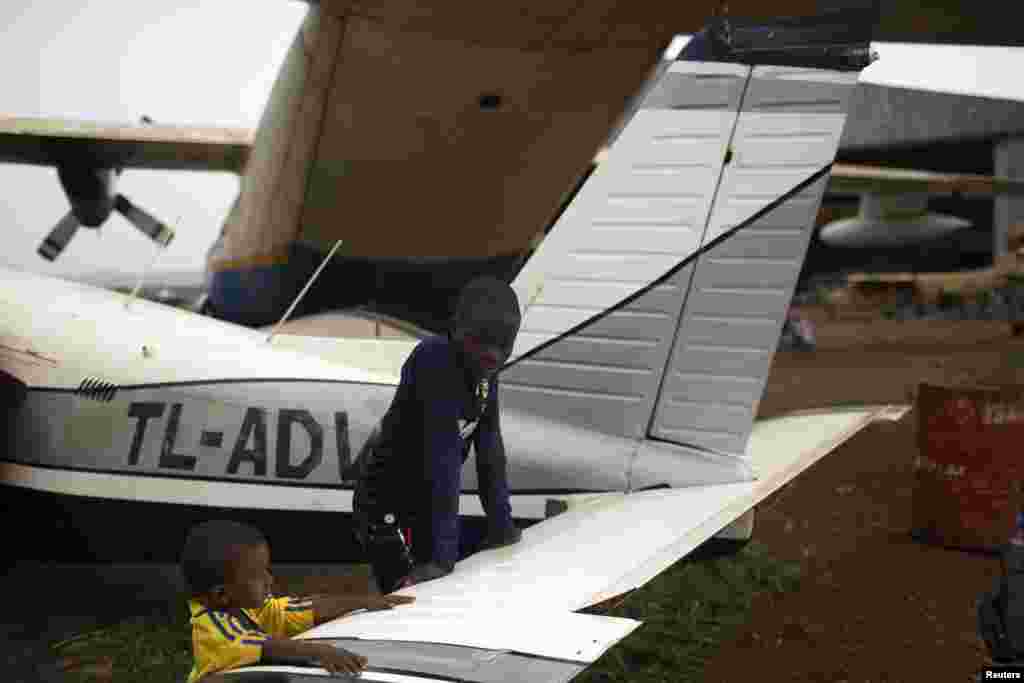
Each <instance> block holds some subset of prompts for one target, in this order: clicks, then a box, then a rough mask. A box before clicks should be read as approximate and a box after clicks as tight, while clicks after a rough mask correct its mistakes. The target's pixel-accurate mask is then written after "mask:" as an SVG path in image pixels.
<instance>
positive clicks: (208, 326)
mask: <svg viewBox="0 0 1024 683" xmlns="http://www.w3.org/2000/svg"><path fill="white" fill-rule="evenodd" d="M126 299H127V297H126V296H125V295H121V294H115V293H112V292H109V291H107V290H104V289H99V288H95V287H90V286H88V285H82V284H78V283H72V282H68V281H66V280H61V279H58V278H51V277H45V276H41V275H36V274H31V273H22V272H18V271H13V270H9V269H6V268H2V267H0V308H2V310H3V311H4V318H5V319H4V321H3V324H2V325H0V353H2V354H3V361H4V367H5V368H6V367H10V368H11V370H12V371H13V373H14V374H15V375H16V376H18V377H19V378H21V379H22V381H25V382H26V383H27V384H29V385H32V386H47V387H68V388H73V387H77V386H78V385H79V383H80V382H81V381H82V377H83V368H88V374H90V375H94V376H97V377H101V378H103V379H105V380H107V381H109V382H113V383H115V384H151V383H159V382H185V381H197V380H206V379H210V378H211V377H216V378H219V379H231V378H239V379H243V378H252V377H282V378H296V379H298V378H309V379H335V380H344V381H352V382H369V383H378V384H391V385H394V384H396V383H397V381H398V369H400V368H401V363H402V362H403V361H404V359H405V357H406V356H407V355H408V353H409V351H410V350H411V349H412V347H413V345H414V344H413V343H412V342H407V341H390V340H389V341H387V342H383V343H381V342H367V341H366V340H360V339H339V340H335V341H333V342H332V343H331V344H330V345H329V346H330V347H331V348H330V351H329V352H328V349H326V348H325V347H326V346H327V345H326V344H324V343H322V342H315V341H314V342H308V345H304V344H303V343H301V342H297V341H296V340H295V339H287V340H285V341H284V342H282V343H281V345H280V346H278V342H277V340H275V341H274V342H273V343H271V344H267V343H266V335H265V334H263V333H261V332H259V331H256V330H251V329H248V328H245V327H241V326H239V325H233V324H231V323H226V322H222V321H218V320H214V319H212V318H208V317H204V316H201V315H196V314H194V313H190V312H188V311H184V310H181V309H177V308H171V307H169V306H164V305H161V304H158V303H154V302H150V301H145V300H139V299H136V300H134V301H133V302H132V303H131V305H130V306H128V307H127V308H126V307H125V305H124V302H125V301H126ZM43 310H45V311H46V314H45V315H40V311H43ZM296 349H298V350H296ZM27 352H30V353H27ZM328 353H329V355H330V356H331V357H332V359H335V358H337V359H346V360H348V362H342V363H338V362H326V361H324V360H322V359H321V358H320V357H318V356H324V355H327V354H328ZM361 365H363V366H366V367H367V368H369V369H366V370H364V369H362V368H361Z"/></svg>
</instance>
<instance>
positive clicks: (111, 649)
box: [53, 605, 192, 683]
mask: <svg viewBox="0 0 1024 683" xmlns="http://www.w3.org/2000/svg"><path fill="white" fill-rule="evenodd" d="M191 635H192V634H191V631H190V630H189V623H188V615H187V613H186V610H185V606H184V605H182V608H181V610H175V611H174V613H173V614H159V613H158V614H153V615H150V616H144V617H136V618H133V619H129V620H126V621H122V622H120V623H118V624H115V625H113V626H111V627H109V628H105V629H100V630H98V631H93V632H91V633H85V634H81V635H79V636H76V637H75V638H73V639H69V640H66V641H63V642H61V643H55V644H54V645H53V650H54V653H55V654H56V655H57V656H58V657H82V658H84V659H87V660H89V659H95V658H100V657H109V658H110V659H111V660H112V661H113V665H114V670H113V679H112V680H114V681H119V682H120V681H143V682H145V683H181V682H182V681H184V680H185V677H186V676H187V675H188V672H189V670H190V669H191V667H192V643H191ZM67 680H68V681H94V680H102V679H97V677H96V676H94V675H91V674H82V673H79V674H75V673H69V674H68V675H67Z"/></svg>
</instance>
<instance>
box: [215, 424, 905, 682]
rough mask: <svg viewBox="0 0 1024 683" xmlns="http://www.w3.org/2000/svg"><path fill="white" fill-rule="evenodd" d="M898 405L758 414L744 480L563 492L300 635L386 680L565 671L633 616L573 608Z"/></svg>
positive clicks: (554, 676)
mask: <svg viewBox="0 0 1024 683" xmlns="http://www.w3.org/2000/svg"><path fill="white" fill-rule="evenodd" d="M906 411H907V408H906V407H902V406H865V407H856V408H851V407H845V408H837V409H830V410H816V411H808V412H802V413H794V414H790V415H786V416H781V417H777V418H773V419H769V420H761V421H759V422H758V423H757V426H756V427H755V429H754V432H753V434H752V435H751V438H750V441H749V445H748V453H747V454H748V456H749V457H750V458H751V462H752V464H753V466H754V468H755V470H756V471H757V475H758V476H757V479H756V480H754V481H749V482H739V483H730V484H715V485H706V486H690V487H683V488H674V489H659V490H648V491H640V492H634V493H603V494H593V495H579V496H570V497H568V498H567V499H566V502H567V504H568V505H567V510H566V511H565V512H563V513H561V514H558V515H556V516H554V517H552V518H549V519H547V520H545V521H543V522H541V523H539V524H536V525H534V526H532V527H530V528H528V529H526V530H524V532H523V539H522V541H521V542H520V543H518V544H517V545H514V546H508V547H505V548H499V549H496V550H491V551H487V552H482V553H478V554H476V555H473V556H471V557H469V558H467V559H466V560H464V561H462V562H460V563H459V564H458V565H457V566H456V568H455V571H454V572H453V573H452V574H450V575H448V576H446V577H443V578H441V579H437V580H435V581H430V582H427V583H423V584H420V585H417V586H413V587H411V588H408V589H405V590H403V591H401V593H402V594H406V595H415V596H416V602H415V603H414V604H412V605H408V606H403V607H399V608H396V609H394V610H390V611H384V612H365V613H361V614H356V615H352V616H349V617H345V618H343V619H338V620H335V621H332V622H330V623H327V624H323V625H321V626H319V627H316V628H314V629H312V630H310V631H308V632H306V633H304V634H303V635H301V636H299V637H300V638H307V639H319V640H327V641H335V642H337V643H338V644H341V645H343V647H345V648H346V649H349V650H352V651H355V652H358V653H360V654H363V655H365V656H367V657H368V658H369V659H370V669H369V670H368V671H367V672H365V673H364V674H363V678H364V679H366V680H381V681H383V680H399V679H392V678H389V677H388V676H390V675H391V674H389V673H388V672H396V671H401V672H402V674H403V675H407V676H408V678H402V679H401V680H409V681H414V680H415V681H419V680H428V681H429V680H460V681H481V682H483V681H491V680H495V681H497V680H531V681H567V680H570V679H571V678H572V677H574V676H575V675H576V674H578V673H579V672H581V671H583V670H584V669H586V668H587V667H588V666H590V664H592V663H593V662H594V661H596V660H597V659H598V657H600V656H601V655H602V654H603V653H604V652H605V651H606V650H607V649H608V648H610V647H612V646H613V645H614V644H615V643H617V642H618V641H620V640H621V639H622V638H624V637H626V636H627V635H629V633H631V632H632V631H633V629H635V628H636V627H637V626H638V625H639V623H638V622H636V621H634V620H630V619H619V618H610V617H603V616H595V615H584V614H578V613H576V612H575V611H576V610H580V609H582V608H584V607H587V606H590V605H594V604H597V603H599V602H602V601H604V600H607V599H609V598H611V597H614V596H616V595H620V594H622V593H625V592H627V591H629V590H632V589H634V588H638V587H640V586H642V585H644V584H645V583H646V582H648V581H649V580H651V579H652V578H654V577H655V576H657V575H658V574H659V573H661V572H662V571H664V570H665V569H667V568H668V567H669V566H670V565H672V564H673V563H674V562H676V561H677V560H679V559H680V558H682V557H684V556H685V555H687V554H688V553H689V552H690V551H692V550H693V549H694V548H696V547H697V546H698V545H700V544H701V543H702V542H703V541H704V540H706V539H708V538H710V537H711V536H712V535H714V534H715V533H717V532H718V531H719V530H720V529H722V528H723V527H725V526H726V525H728V524H729V523H730V522H732V521H733V520H735V519H737V518H738V517H740V516H741V515H742V514H743V513H745V512H746V511H747V510H749V509H750V508H751V507H753V506H754V505H756V504H757V503H758V502H760V501H761V500H763V499H764V498H765V497H766V496H768V495H770V494H771V493H772V492H774V491H775V490H777V489H778V488H780V487H781V486H782V485H783V484H785V483H786V482H788V481H790V480H791V479H792V478H793V477H795V476H797V475H798V474H799V473H800V472H802V471H803V470H804V469H806V468H807V467H809V466H810V465H812V464H813V463H814V462H816V461H817V460H819V459H820V458H822V457H823V456H825V455H827V454H828V453H829V452H831V451H832V450H834V449H835V448H836V447H838V446H839V445H840V444H841V443H843V442H844V441H846V440H847V439H849V438H850V437H851V436H853V435H854V434H856V433H857V432H858V431H860V430H861V429H863V428H864V427H866V426H868V425H869V424H871V423H872V422H873V421H875V420H879V419H890V420H892V419H900V418H901V417H902V416H903V415H904V414H905V413H906ZM272 670H277V671H281V672H285V673H287V672H291V673H292V674H296V676H298V677H296V678H295V680H304V679H303V678H301V672H306V673H309V671H310V670H309V669H300V668H293V669H289V668H286V667H264V666H261V667H247V668H244V669H238V670H237V671H236V672H233V675H237V676H240V677H241V678H240V679H239V680H246V679H245V677H246V676H249V675H254V674H256V672H266V671H272ZM526 670H529V671H530V672H531V673H530V674H529V675H528V676H527V675H525V674H524V673H522V672H523V671H526ZM509 671H515V672H516V675H515V676H514V677H513V678H509V677H508V672H509ZM453 677H454V678H453Z"/></svg>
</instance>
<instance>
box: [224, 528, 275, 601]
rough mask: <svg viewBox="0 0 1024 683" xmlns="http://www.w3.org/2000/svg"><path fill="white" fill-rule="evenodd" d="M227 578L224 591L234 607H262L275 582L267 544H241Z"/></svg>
mask: <svg viewBox="0 0 1024 683" xmlns="http://www.w3.org/2000/svg"><path fill="white" fill-rule="evenodd" d="M227 578H228V581H227V583H226V584H225V585H224V592H225V594H226V597H227V599H228V601H229V602H230V604H231V606H232V607H245V608H247V609H256V608H259V607H262V606H263V603H265V602H266V601H267V598H268V597H270V589H271V586H272V585H273V582H274V577H273V576H271V574H270V548H269V547H268V546H267V544H265V543H264V544H261V545H253V546H239V547H238V549H237V552H236V554H235V557H234V561H233V562H232V563H231V565H230V567H229V572H228V577H227Z"/></svg>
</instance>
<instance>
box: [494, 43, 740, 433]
mask: <svg viewBox="0 0 1024 683" xmlns="http://www.w3.org/2000/svg"><path fill="white" fill-rule="evenodd" d="M748 72H749V68H748V67H743V66H737V65H723V64H706V63H690V62H677V63H674V64H672V65H671V66H670V67H669V68H667V69H665V70H664V71H663V72H662V73H661V76H660V80H659V81H658V83H656V84H655V85H654V86H653V87H652V88H651V89H650V90H649V92H648V94H647V96H646V97H645V99H644V101H643V103H642V104H641V106H640V109H639V110H638V112H637V113H636V115H635V116H634V117H633V118H632V119H631V120H630V121H629V122H628V123H627V124H626V126H625V127H624V128H623V130H622V132H621V134H620V135H619V137H618V138H617V139H616V140H615V142H614V144H613V145H612V147H611V148H610V150H609V154H608V156H607V159H606V161H605V162H604V163H602V164H601V165H600V166H598V168H597V169H596V170H595V171H594V173H593V174H592V175H591V177H590V178H589V179H588V180H587V182H586V183H585V184H584V186H583V187H582V189H581V190H580V192H579V193H578V194H577V196H576V197H575V198H574V200H573V201H572V203H571V204H570V206H569V207H568V209H567V210H566V211H565V213H564V214H563V215H562V217H561V218H560V219H559V221H558V222H557V223H556V224H555V227H554V228H553V230H552V231H551V233H550V234H549V235H548V237H547V238H546V239H545V240H544V242H543V243H542V244H541V246H540V248H539V249H538V250H537V252H536V253H535V254H534V255H533V257H532V258H531V259H530V260H529V261H528V262H527V264H526V265H525V267H524V268H523V270H522V272H521V273H520V275H519V277H518V278H517V279H516V281H515V283H514V284H513V286H514V287H515V288H516V290H517V293H518V294H519V296H520V301H521V302H522V304H523V309H524V311H525V314H524V319H523V326H522V331H521V332H520V335H519V338H518V339H517V343H516V349H515V351H514V353H513V359H515V358H517V357H519V356H522V355H523V354H525V353H528V352H530V351H531V350H532V349H535V348H536V347H538V346H541V345H543V344H550V345H549V346H547V347H546V348H544V349H543V350H542V351H540V352H538V353H536V354H534V355H532V356H531V357H529V358H527V359H525V360H524V361H522V362H520V363H519V364H517V365H516V366H515V367H513V368H511V369H509V370H507V371H506V372H505V373H504V375H503V392H504V394H503V401H504V405H505V406H507V407H513V408H515V409H517V410H519V411H522V412H524V413H530V414H535V415H541V416H544V417H547V418H550V419H555V420H559V421H564V422H567V423H568V424H571V425H574V426H578V427H584V428H587V429H595V430H599V431H602V432H605V433H609V434H616V435H620V436H626V437H631V438H641V437H643V435H644V434H645V432H646V428H647V423H648V421H649V418H650V414H651V411H652V410H653V405H654V399H655V395H656V392H657V388H658V385H659V383H660V380H661V372H662V370H663V368H664V367H665V362H666V359H667V357H668V352H669V346H670V343H671V341H672V337H673V334H674V332H675V329H676V327H677V324H678V317H679V311H680V306H681V303H682V301H683V298H684V296H685V292H686V290H687V288H688V287H689V282H690V277H691V274H692V272H693V271H692V268H690V267H686V268H683V269H682V270H680V272H678V273H676V274H675V275H674V276H673V277H672V278H671V279H669V280H668V281H666V282H665V283H663V284H661V285H659V286H657V287H654V288H652V289H650V291H647V292H645V293H644V294H642V295H641V296H639V297H638V298H636V299H635V300H634V301H632V302H630V303H629V304H627V305H625V306H622V307H621V308H616V309H615V310H614V311H612V312H611V313H607V314H604V315H602V316H601V317H600V318H598V319H596V320H593V322H590V324H588V325H586V326H585V327H584V328H582V329H580V330H578V331H576V332H574V333H573V334H572V335H569V336H565V337H564V338H560V337H562V335H565V333H566V332H568V331H569V330H570V329H572V328H573V327H574V326H577V325H579V324H581V323H585V322H587V321H588V320H592V319H593V318H594V317H595V316H598V315H600V314H602V313H604V312H605V311H607V310H608V309H610V308H612V307H615V306H616V305H617V304H619V303H620V302H622V301H624V300H625V299H627V298H628V297H630V296H632V295H634V294H635V293H637V292H639V291H640V290H642V289H643V288H644V287H646V286H647V285H649V284H650V283H651V282H652V280H654V279H656V278H658V277H660V276H661V275H663V274H665V273H668V272H670V271H671V270H672V269H673V268H675V267H677V266H678V265H679V263H680V262H681V261H683V260H684V259H686V258H687V257H688V256H690V255H691V254H692V253H693V252H694V251H695V250H696V249H698V248H699V247H700V245H701V243H702V242H703V241H704V239H705V236H704V230H705V226H706V225H707V218H708V212H709V210H710V206H711V200H712V197H713V196H714V192H715V188H716V186H717V183H718V178H719V173H720V169H721V161H722V159H723V158H724V154H725V147H726V144H727V142H728V139H729V135H730V134H731V132H732V128H733V126H734V124H735V119H736V113H735V107H736V106H737V105H738V103H739V99H740V94H741V93H742V91H743V87H744V84H745V83H746V75H747V74H748ZM723 105H726V106H728V105H731V106H732V108H731V109H729V108H724V107H723ZM553 340H554V343H551V342H552V341H553Z"/></svg>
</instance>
